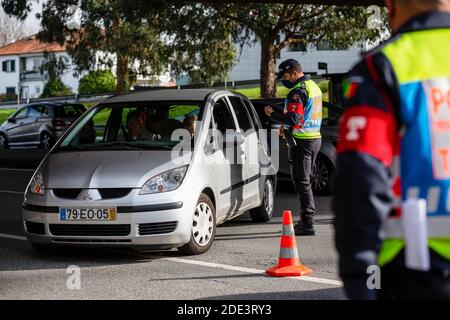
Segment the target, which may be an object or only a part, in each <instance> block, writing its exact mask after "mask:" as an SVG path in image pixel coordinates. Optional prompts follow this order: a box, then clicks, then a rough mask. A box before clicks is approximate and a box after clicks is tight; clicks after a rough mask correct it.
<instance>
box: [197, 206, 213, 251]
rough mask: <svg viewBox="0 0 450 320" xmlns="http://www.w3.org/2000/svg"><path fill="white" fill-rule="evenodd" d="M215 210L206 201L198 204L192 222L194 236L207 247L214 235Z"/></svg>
mask: <svg viewBox="0 0 450 320" xmlns="http://www.w3.org/2000/svg"><path fill="white" fill-rule="evenodd" d="M213 231H214V219H213V210H211V208H210V207H209V205H208V204H207V203H205V202H200V203H199V204H197V207H196V208H195V212H194V220H193V224H192V236H193V238H194V241H195V243H196V244H197V245H199V246H200V247H206V246H207V245H208V244H209V242H210V241H211V239H212V237H213Z"/></svg>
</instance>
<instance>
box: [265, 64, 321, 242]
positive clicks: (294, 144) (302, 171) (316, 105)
mask: <svg viewBox="0 0 450 320" xmlns="http://www.w3.org/2000/svg"><path fill="white" fill-rule="evenodd" d="M279 69H280V70H279V73H278V78H277V79H278V80H280V79H281V80H282V83H283V85H284V86H285V87H286V88H288V89H291V91H290V92H289V94H288V96H287V98H286V105H285V110H284V112H283V111H281V110H280V111H275V110H274V109H273V108H272V107H266V110H265V111H266V114H267V115H268V116H269V117H271V118H272V119H273V120H275V121H276V122H278V123H281V124H283V125H287V126H289V128H290V129H289V133H287V134H288V135H292V137H288V138H289V139H288V141H289V147H290V149H291V151H290V154H291V157H292V159H290V160H292V164H291V165H292V171H293V179H294V184H295V188H296V192H297V194H298V196H299V200H300V207H301V220H300V222H299V223H298V224H297V225H296V226H295V228H294V229H295V235H296V236H313V235H315V233H316V232H315V230H314V214H315V210H316V209H315V205H314V196H313V191H312V187H311V176H312V174H313V169H314V163H315V162H316V158H317V155H318V154H319V150H320V147H321V144H322V138H321V134H320V127H321V125H322V91H321V90H320V88H319V87H318V86H317V84H316V83H315V82H314V81H312V80H311V78H310V77H309V76H306V75H305V74H304V73H303V71H302V68H301V66H300V63H298V62H297V61H296V60H294V59H289V60H286V61H284V62H283V63H281V65H280V67H279Z"/></svg>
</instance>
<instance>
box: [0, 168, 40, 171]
mask: <svg viewBox="0 0 450 320" xmlns="http://www.w3.org/2000/svg"><path fill="white" fill-rule="evenodd" d="M0 171H22V172H34V171H36V170H35V169H14V168H0Z"/></svg>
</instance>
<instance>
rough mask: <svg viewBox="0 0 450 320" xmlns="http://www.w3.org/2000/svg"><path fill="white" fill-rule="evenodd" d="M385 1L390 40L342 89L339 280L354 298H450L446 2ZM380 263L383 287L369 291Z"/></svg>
mask: <svg viewBox="0 0 450 320" xmlns="http://www.w3.org/2000/svg"><path fill="white" fill-rule="evenodd" d="M386 4H387V6H388V10H389V18H390V21H389V22H390V24H391V27H392V30H393V32H394V34H393V35H392V38H391V39H390V40H389V41H388V42H387V43H385V44H383V45H382V46H380V47H379V48H376V49H375V50H372V51H371V52H369V53H368V54H366V56H365V57H364V59H363V61H361V62H360V63H359V64H357V65H356V67H355V68H354V70H353V71H352V73H351V77H350V78H349V79H348V81H347V83H346V84H345V85H344V92H345V107H346V111H345V113H344V118H343V122H342V125H341V129H340V143H339V147H338V159H337V176H336V177H335V188H334V189H335V190H334V191H335V197H334V205H333V206H334V210H335V213H336V221H335V228H336V246H337V249H338V252H339V270H340V276H341V277H342V279H343V281H344V286H345V291H346V293H347V295H348V296H349V298H351V299H376V298H382V299H383V298H385V299H450V60H449V52H450V0H388V1H386ZM417 199H425V200H426V202H427V203H426V204H425V203H424V201H423V200H422V201H419V200H417ZM402 204H403V206H402ZM420 213H423V217H424V218H423V222H420V216H421V215H420ZM421 237H422V238H423V241H421ZM422 244H423V247H422ZM421 248H423V250H421ZM376 264H378V265H379V266H381V267H382V269H381V290H370V289H369V288H368V285H367V280H368V278H369V275H368V267H369V266H371V265H376ZM369 270H372V271H370V272H373V270H374V269H373V268H372V269H370V268H369Z"/></svg>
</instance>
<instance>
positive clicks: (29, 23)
mask: <svg viewBox="0 0 450 320" xmlns="http://www.w3.org/2000/svg"><path fill="white" fill-rule="evenodd" d="M44 2H45V0H35V1H33V6H32V11H31V12H30V13H29V14H28V17H27V19H26V20H25V26H26V28H27V31H28V32H29V33H30V34H34V33H37V32H38V31H39V28H40V22H39V20H38V19H37V18H36V13H39V12H41V10H42V5H43V3H44Z"/></svg>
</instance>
